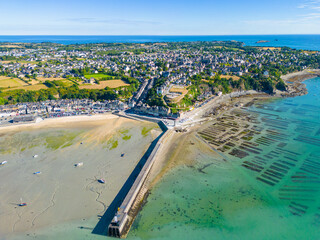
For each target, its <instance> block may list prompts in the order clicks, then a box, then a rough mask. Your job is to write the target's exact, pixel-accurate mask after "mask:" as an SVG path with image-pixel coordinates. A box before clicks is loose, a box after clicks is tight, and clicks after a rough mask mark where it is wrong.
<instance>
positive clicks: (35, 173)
mask: <svg viewBox="0 0 320 240" xmlns="http://www.w3.org/2000/svg"><path fill="white" fill-rule="evenodd" d="M33 174H34V175H38V174H41V172H40V171H38V172H34V173H33Z"/></svg>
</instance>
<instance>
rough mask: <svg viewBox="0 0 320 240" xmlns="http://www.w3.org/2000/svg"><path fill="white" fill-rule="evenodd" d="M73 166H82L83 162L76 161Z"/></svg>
mask: <svg viewBox="0 0 320 240" xmlns="http://www.w3.org/2000/svg"><path fill="white" fill-rule="evenodd" d="M74 166H75V167H81V166H83V162H79V163H76V164H75V165H74Z"/></svg>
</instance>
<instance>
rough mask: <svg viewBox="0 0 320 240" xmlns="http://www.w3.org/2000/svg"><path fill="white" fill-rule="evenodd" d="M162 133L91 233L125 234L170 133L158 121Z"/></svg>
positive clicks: (119, 236) (137, 209)
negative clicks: (160, 150)
mask: <svg viewBox="0 0 320 240" xmlns="http://www.w3.org/2000/svg"><path fill="white" fill-rule="evenodd" d="M158 125H159V127H160V128H161V129H162V131H163V132H162V133H161V134H160V135H159V136H158V137H157V138H156V139H155V140H154V141H153V142H152V143H151V145H150V146H149V148H148V150H147V151H146V153H145V154H144V156H143V157H142V158H141V160H140V161H139V162H138V164H137V166H136V167H135V169H134V170H133V171H132V173H131V174H130V176H129V177H128V179H127V181H126V182H125V184H124V185H123V187H122V188H121V189H120V191H119V192H118V194H117V195H116V197H115V198H114V200H113V202H112V203H111V204H110V206H109V207H108V209H107V210H106V212H105V213H104V215H103V216H101V219H100V221H99V222H98V224H97V225H96V227H95V228H94V229H93V231H92V233H93V234H98V235H107V236H111V237H118V238H123V237H125V236H126V235H127V233H128V231H129V230H130V227H131V225H132V223H133V220H134V218H135V216H136V215H137V213H138V211H139V209H140V207H141V204H142V201H143V199H144V196H145V194H146V193H147V191H148V189H147V187H146V185H147V181H148V177H149V173H150V170H151V169H152V166H153V164H154V162H155V160H156V159H157V155H158V152H159V149H160V148H161V146H162V145H163V143H164V142H165V140H166V139H167V137H168V136H169V135H170V134H171V131H170V130H168V128H167V127H166V125H165V124H164V123H163V122H161V121H160V122H158Z"/></svg>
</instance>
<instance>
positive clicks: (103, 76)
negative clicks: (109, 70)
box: [84, 73, 115, 81]
mask: <svg viewBox="0 0 320 240" xmlns="http://www.w3.org/2000/svg"><path fill="white" fill-rule="evenodd" d="M84 77H85V78H88V79H90V78H94V79H96V80H99V81H100V80H104V79H105V80H112V79H115V77H114V76H111V75H108V74H104V73H95V74H86V75H84ZM106 78H109V79H106Z"/></svg>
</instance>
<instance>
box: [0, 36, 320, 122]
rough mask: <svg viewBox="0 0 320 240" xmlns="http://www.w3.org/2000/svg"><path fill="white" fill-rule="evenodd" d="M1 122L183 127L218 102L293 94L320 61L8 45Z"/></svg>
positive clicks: (271, 51)
mask: <svg viewBox="0 0 320 240" xmlns="http://www.w3.org/2000/svg"><path fill="white" fill-rule="evenodd" d="M0 60H1V61H0V104H2V105H0V122H1V124H9V123H17V122H23V121H35V119H37V118H41V119H43V118H52V117H62V116H72V115H83V114H85V115H91V114H97V113H105V112H110V111H126V112H129V113H135V114H140V115H147V116H152V117H160V118H163V119H179V118H180V117H181V116H183V115H184V114H185V113H187V112H189V111H190V110H192V109H194V108H197V107H199V106H201V105H203V104H204V103H206V102H207V101H209V100H212V99H213V98H215V97H216V96H221V95H223V94H230V93H232V92H244V91H248V90H255V91H258V92H264V93H267V94H270V95H273V94H275V93H277V92H279V91H280V92H284V93H285V92H286V91H287V90H288V89H287V85H286V83H285V82H284V81H283V80H282V79H281V75H284V74H288V73H291V72H296V71H302V70H305V69H317V68H319V65H320V53H319V52H317V51H303V50H294V49H290V48H287V47H283V48H280V47H277V48H276V47H246V46H244V44H243V43H241V42H235V41H226V42H221V41H217V42H214V41H213V42H180V43H145V44H134V43H131V44H124V43H121V44H120V43H119V44H117V43H112V44H111V43H110V44H108V43H101V44H83V45H78V44H77V45H62V44H55V43H34V44H27V43H24V44H17V43H10V44H8V43H1V44H0Z"/></svg>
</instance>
